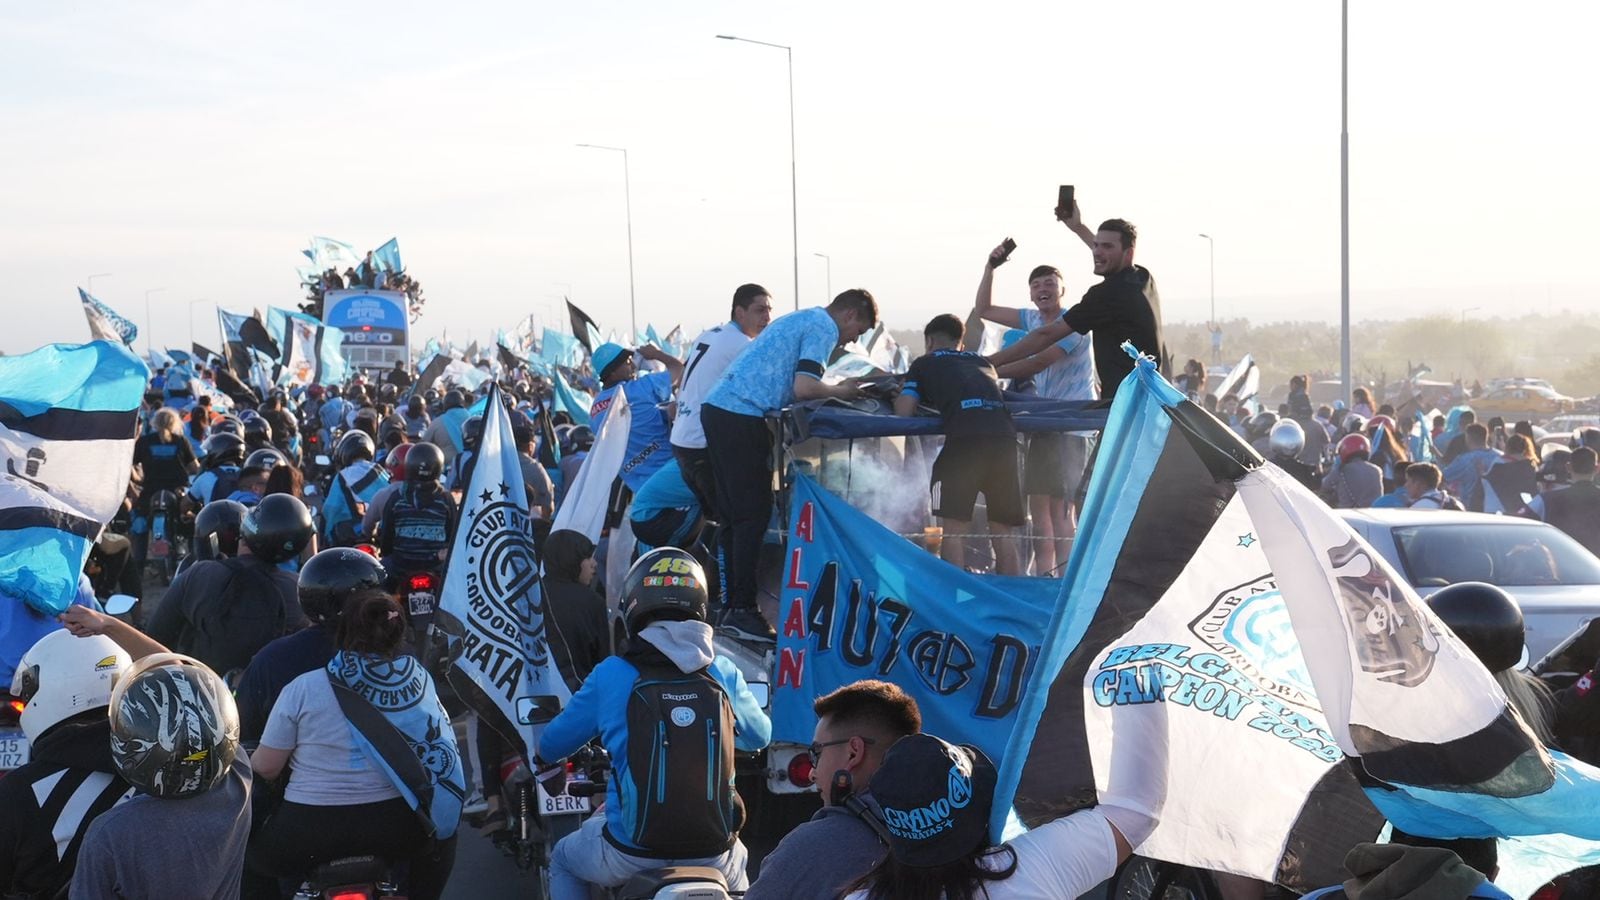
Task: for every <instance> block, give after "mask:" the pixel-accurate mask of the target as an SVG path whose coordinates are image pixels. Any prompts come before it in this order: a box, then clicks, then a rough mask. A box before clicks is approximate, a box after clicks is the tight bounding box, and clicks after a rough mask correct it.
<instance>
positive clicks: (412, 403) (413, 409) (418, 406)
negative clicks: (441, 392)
mask: <svg viewBox="0 0 1600 900" xmlns="http://www.w3.org/2000/svg"><path fill="white" fill-rule="evenodd" d="M427 411H428V404H427V401H425V400H423V399H422V398H421V397H418V396H417V395H416V394H412V395H411V396H410V397H409V398H407V399H406V412H407V413H408V414H409V415H410V416H411V417H412V418H416V417H417V416H420V415H422V414H423V413H425V412H427Z"/></svg>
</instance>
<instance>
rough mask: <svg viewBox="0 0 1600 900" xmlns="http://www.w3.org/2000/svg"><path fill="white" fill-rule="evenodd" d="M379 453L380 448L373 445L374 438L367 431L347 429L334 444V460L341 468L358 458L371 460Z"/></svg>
mask: <svg viewBox="0 0 1600 900" xmlns="http://www.w3.org/2000/svg"><path fill="white" fill-rule="evenodd" d="M377 455H378V449H377V448H376V447H374V446H373V445H372V438H371V436H369V435H368V434H367V433H366V432H365V431H347V432H345V434H344V437H341V438H339V443H337V444H335V445H334V446H333V461H334V462H335V463H337V464H338V465H339V468H341V469H342V468H344V467H345V466H348V465H350V464H351V463H353V462H355V461H356V460H358V459H364V460H366V461H367V462H371V461H372V460H373V459H375V458H377Z"/></svg>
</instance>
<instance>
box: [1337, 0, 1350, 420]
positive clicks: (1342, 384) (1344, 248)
mask: <svg viewBox="0 0 1600 900" xmlns="http://www.w3.org/2000/svg"><path fill="white" fill-rule="evenodd" d="M1339 390H1340V392H1341V393H1342V395H1343V397H1344V399H1345V402H1347V403H1348V402H1349V401H1350V0H1340V3H1339Z"/></svg>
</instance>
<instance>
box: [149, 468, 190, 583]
mask: <svg viewBox="0 0 1600 900" xmlns="http://www.w3.org/2000/svg"><path fill="white" fill-rule="evenodd" d="M177 520H178V495H177V494H174V493H173V492H172V491H169V490H160V491H156V493H155V496H153V497H151V498H150V546H149V549H148V550H147V551H146V552H145V562H146V563H151V562H154V563H156V564H157V565H158V566H159V568H160V575H161V583H162V584H170V583H171V582H172V579H173V576H175V575H177V573H178V561H179V560H181V559H183V557H184V556H186V555H187V553H188V548H187V547H186V546H184V544H185V542H184V540H183V536H182V535H181V534H180V533H179V528H178V521H177Z"/></svg>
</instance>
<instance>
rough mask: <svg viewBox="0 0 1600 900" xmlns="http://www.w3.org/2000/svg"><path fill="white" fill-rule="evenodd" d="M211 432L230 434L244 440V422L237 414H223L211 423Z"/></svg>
mask: <svg viewBox="0 0 1600 900" xmlns="http://www.w3.org/2000/svg"><path fill="white" fill-rule="evenodd" d="M211 433H212V434H231V435H233V436H234V437H236V438H238V439H239V440H241V441H242V440H244V422H243V421H242V420H241V419H240V418H239V417H238V416H223V417H222V418H220V419H218V420H217V421H215V422H213V423H212V424H211Z"/></svg>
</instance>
